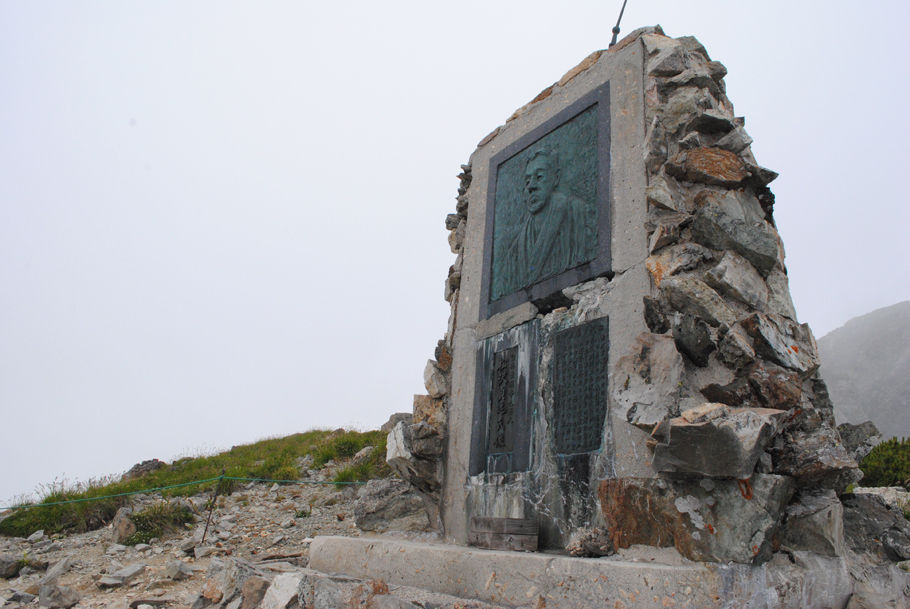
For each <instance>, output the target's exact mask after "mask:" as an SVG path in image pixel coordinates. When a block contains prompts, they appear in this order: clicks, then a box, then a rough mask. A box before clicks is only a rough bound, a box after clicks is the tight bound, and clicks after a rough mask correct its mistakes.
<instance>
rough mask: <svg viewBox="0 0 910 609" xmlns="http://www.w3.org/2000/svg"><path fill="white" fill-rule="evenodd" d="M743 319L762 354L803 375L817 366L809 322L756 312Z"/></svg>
mask: <svg viewBox="0 0 910 609" xmlns="http://www.w3.org/2000/svg"><path fill="white" fill-rule="evenodd" d="M741 323H742V326H743V328H744V329H745V330H746V332H747V333H748V334H749V336H750V337H752V344H753V345H754V347H755V350H756V352H758V354H759V355H761V356H762V357H764V358H766V359H769V360H771V361H773V362H775V363H777V364H780V365H781V366H783V367H784V368H790V369H791V370H796V371H798V372H800V373H801V374H802V375H803V376H804V377H805V376H809V375H811V374H812V373H814V372H815V371H816V370H818V366H819V359H818V347H817V346H816V344H815V337H813V336H812V331H811V330H810V329H809V326H808V325H806V324H801V325H800V324H797V323H796V322H793V321H791V320H789V319H787V318H785V317H781V316H780V315H773V314H764V313H753V314H752V315H750V316H749V317H747V318H745V319H743V320H742V321H741Z"/></svg>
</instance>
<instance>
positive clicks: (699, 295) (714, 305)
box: [660, 276, 736, 326]
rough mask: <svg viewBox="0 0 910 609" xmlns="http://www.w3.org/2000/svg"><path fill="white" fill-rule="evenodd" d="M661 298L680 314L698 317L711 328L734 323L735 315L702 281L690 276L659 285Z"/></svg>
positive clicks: (667, 280)
mask: <svg viewBox="0 0 910 609" xmlns="http://www.w3.org/2000/svg"><path fill="white" fill-rule="evenodd" d="M660 291H661V295H662V297H664V298H665V299H666V300H667V302H669V303H670V305H671V306H672V307H673V308H674V309H676V310H678V311H680V312H681V313H688V314H689V315H694V316H695V317H700V318H701V319H703V320H705V321H706V322H708V323H709V324H711V325H712V326H718V325H720V324H724V325H727V326H732V325H733V324H734V323H736V314H735V313H734V312H733V310H732V309H731V308H730V306H729V305H728V304H727V303H726V301H725V300H724V299H723V298H722V297H721V296H720V294H718V293H717V292H715V291H714V290H713V289H711V288H710V287H709V286H708V284H706V283H705V282H704V281H702V280H700V279H698V278H696V277H691V276H677V277H669V278H667V279H665V280H664V281H663V283H661V285H660Z"/></svg>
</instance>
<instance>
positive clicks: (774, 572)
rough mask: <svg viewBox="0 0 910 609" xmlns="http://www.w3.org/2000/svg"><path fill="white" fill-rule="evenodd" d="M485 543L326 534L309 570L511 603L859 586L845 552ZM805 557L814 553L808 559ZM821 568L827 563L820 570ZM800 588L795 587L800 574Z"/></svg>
mask: <svg viewBox="0 0 910 609" xmlns="http://www.w3.org/2000/svg"><path fill="white" fill-rule="evenodd" d="M661 557H662V555H661V554H659V553H656V552H655V553H653V555H651V556H644V557H642V556H636V557H635V558H634V559H633V560H627V559H625V558H623V556H613V557H609V558H574V557H570V556H563V555H556V554H543V553H525V552H505V551H499V550H480V549H471V548H464V547H459V546H452V545H447V544H422V543H416V542H411V541H402V540H394V539H388V538H376V537H372V538H353V537H317V538H316V539H315V540H314V541H313V543H312V545H311V546H310V564H309V568H310V569H314V570H316V571H321V572H323V573H333V574H336V575H339V576H346V577H355V578H361V579H374V578H378V579H381V580H383V581H385V582H387V583H388V584H390V585H394V586H409V587H413V588H420V589H423V590H427V591H429V592H434V593H442V594H448V595H452V596H456V597H461V598H464V599H477V600H479V601H483V602H488V603H495V604H501V605H506V606H523V607H528V606H530V607H547V609H570V608H571V609H577V608H578V607H623V608H624V609H644V608H649V609H650V608H653V607H676V608H680V609H682V608H689V609H695V608H698V609H713V608H716V609H721V608H723V609H737V608H739V609H772V608H774V609H776V608H779V607H793V608H796V607H800V608H802V609H821V608H823V607H832V606H843V602H845V601H846V596H848V595H849V593H850V584H849V579H844V578H842V577H841V576H842V575H844V573H845V572H846V571H845V567H844V562H843V560H834V559H829V560H827V561H825V560H824V559H823V558H818V559H812V557H811V556H810V557H808V558H809V562H810V563H811V564H806V565H802V564H796V565H793V564H791V563H790V562H789V561H787V560H786V559H784V560H783V561H780V564H778V563H774V564H771V563H769V564H768V565H762V566H748V565H724V564H716V563H697V562H688V561H684V560H682V561H681V560H678V559H677V560H675V561H672V562H660V559H661ZM801 562H805V561H801ZM820 567H821V568H820ZM796 580H798V581H799V586H789V585H788V583H789V582H792V581H796Z"/></svg>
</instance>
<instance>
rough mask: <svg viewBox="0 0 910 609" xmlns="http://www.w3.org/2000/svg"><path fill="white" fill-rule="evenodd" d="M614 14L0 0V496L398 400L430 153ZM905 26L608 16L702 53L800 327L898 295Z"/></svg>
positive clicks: (420, 313)
mask: <svg viewBox="0 0 910 609" xmlns="http://www.w3.org/2000/svg"><path fill="white" fill-rule="evenodd" d="M620 4H621V3H620V2H619V1H617V2H603V1H599V2H578V3H573V5H572V8H571V9H566V8H559V9H558V10H555V9H556V5H554V4H553V3H551V2H548V3H544V2H533V1H527V0H525V1H522V2H513V1H509V2H474V1H467V2H460V3H457V4H445V5H443V4H433V3H425V2H387V3H368V2H348V3H343V4H342V3H335V4H332V5H325V4H315V3H309V2H255V3H252V2H250V3H242V2H226V1H218V2H215V1H199V2H192V3H187V2H177V1H156V2H122V1H121V0H111V1H107V2H102V1H97V2H61V1H57V2H28V1H25V0H21V1H18V2H14V1H9V2H4V3H2V4H0V87H2V95H0V409H2V410H0V413H2V416H3V422H2V425H0V463H2V464H3V466H2V470H0V473H2V475H0V504H2V503H3V501H4V500H6V499H7V498H12V497H13V496H14V495H19V494H22V493H29V492H31V491H32V490H33V489H34V488H35V486H36V485H38V484H41V483H50V482H51V481H53V480H54V479H55V478H58V479H59V478H61V477H66V478H67V479H70V480H73V479H79V480H85V479H87V478H89V477H97V476H101V475H104V474H115V473H119V472H122V471H124V470H126V469H128V468H129V467H130V466H131V465H132V464H133V463H136V462H137V461H140V460H143V459H150V458H160V459H164V460H171V459H173V458H175V457H178V456H183V455H194V454H199V453H202V452H207V451H211V450H214V449H218V448H228V447H230V446H231V445H232V444H239V443H245V442H251V441H255V440H257V439H260V438H263V437H266V436H274V435H285V434H289V433H294V432H298V431H304V430H306V429H310V428H313V427H331V428H335V427H339V426H357V427H360V428H373V427H376V426H378V425H380V424H381V423H382V422H384V421H385V420H386V419H387V418H388V416H389V414H391V413H393V412H396V411H408V410H410V408H411V397H412V395H413V394H415V393H422V392H423V391H424V390H423V383H422V371H423V367H424V364H425V362H426V359H427V358H429V357H432V354H433V348H434V346H435V343H436V341H437V340H438V339H440V338H442V336H443V333H444V331H445V325H446V319H447V316H448V306H447V304H446V303H445V302H444V301H443V298H442V296H443V282H444V280H445V277H446V271H447V269H448V266H449V265H450V264H452V262H453V261H454V255H453V254H451V253H450V251H449V248H448V244H447V242H446V236H447V233H446V231H445V228H444V219H445V214H446V213H449V212H451V211H453V210H454V205H455V201H454V197H455V195H456V188H457V186H458V182H457V180H456V179H455V175H456V174H457V173H458V172H459V165H460V164H461V163H464V162H466V161H467V160H468V157H469V155H470V154H471V152H472V151H473V149H474V147H475V146H476V143H477V142H478V141H479V140H480V139H481V138H482V137H483V136H484V135H486V134H487V133H488V132H490V131H491V130H492V129H493V128H495V127H496V126H497V125H499V124H501V123H503V122H504V121H505V119H506V118H507V117H508V116H509V115H510V114H511V113H512V111H513V110H514V109H516V108H518V107H520V106H522V105H523V104H525V103H527V102H528V101H529V100H531V99H532V98H533V97H534V96H535V95H536V94H537V93H538V92H539V91H540V90H541V89H543V88H545V87H547V86H548V85H550V84H551V83H552V82H554V81H556V80H558V79H559V78H560V76H561V75H562V74H563V73H564V72H566V71H567V70H568V69H569V68H571V67H572V66H574V65H575V64H576V63H578V62H579V61H580V60H581V59H583V58H584V57H585V56H587V55H588V54H589V53H590V52H591V51H594V50H596V49H601V48H606V46H607V44H608V43H609V40H610V36H611V33H610V28H611V27H612V26H613V23H614V22H615V19H616V15H617V13H618V9H619V5H620ZM560 6H562V5H560ZM908 16H910V7H908V5H907V4H906V3H904V2H896V1H895V2H877V3H865V4H859V5H858V4H857V3H853V2H828V3H824V4H821V3H818V4H816V3H794V2H779V1H771V2H764V3H761V4H760V5H755V4H748V5H747V4H741V3H731V2H728V1H722V0H714V1H708V0H704V1H692V2H686V3H682V2H678V1H660V2H655V1H650V2H645V1H643V0H630V2H629V6H628V8H627V9H626V14H625V16H624V18H623V23H622V28H623V33H624V34H625V33H628V32H630V31H631V30H632V29H634V28H636V27H640V26H644V25H654V24H657V23H660V24H661V25H662V26H663V28H664V30H665V31H666V32H667V34H668V35H671V36H682V35H686V34H692V35H695V36H696V37H698V38H699V40H700V41H701V42H702V43H704V44H705V46H706V47H707V49H708V51H709V52H710V54H711V56H712V58H713V59H717V60H719V61H721V62H723V63H724V64H725V65H726V66H727V68H728V70H729V75H728V76H727V78H726V83H727V93H728V96H729V97H730V99H731V100H732V101H733V103H734V104H735V108H736V112H737V115H742V116H745V117H746V130H747V131H748V132H749V134H750V135H751V136H752V137H753V138H754V139H755V143H754V144H753V147H752V149H753V152H754V153H755V156H756V158H757V160H758V162H759V163H760V164H761V165H763V166H766V167H769V168H771V169H774V170H775V171H778V172H780V174H781V176H780V178H779V179H778V180H777V181H775V182H774V183H772V185H771V188H772V190H773V192H774V193H775V195H776V197H777V203H776V207H775V217H776V220H777V225H778V229H779V231H780V233H781V236H782V238H783V240H784V243H785V246H786V250H787V261H786V263H787V268H788V270H789V275H790V284H791V290H792V294H793V299H794V302H795V305H796V308H797V312H798V315H799V317H800V321H805V322H808V323H809V324H810V325H811V326H812V328H813V330H814V332H815V334H816V336H822V335H823V334H825V333H827V332H829V331H830V330H832V329H834V328H836V327H838V326H840V325H841V324H843V323H844V322H845V321H846V320H847V319H849V318H851V317H853V316H856V315H860V314H863V313H866V312H868V311H871V310H873V309H875V308H878V307H882V306H887V305H890V304H893V303H895V302H898V301H901V300H907V299H908V298H910V282H908V281H907V280H908V278H910V257H908V254H907V249H906V246H905V245H904V234H905V231H906V226H907V225H908V224H910V212H908V205H907V204H908V197H907V195H906V194H905V192H906V191H905V188H904V185H903V178H904V176H905V174H906V169H905V166H906V159H905V157H904V155H903V154H902V153H903V150H904V148H905V146H904V142H905V141H906V140H907V138H908V135H910V133H908V131H910V129H908V125H910V120H908V118H907V111H906V107H905V106H906V99H907V97H908V95H907V94H908V84H907V83H908V72H910V69H908V67H907V58H908V57H910V43H908V40H907V38H908V37H907V36H906V34H905V33H904V31H903V29H904V24H905V23H906V22H907V17H908Z"/></svg>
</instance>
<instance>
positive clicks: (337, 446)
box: [309, 431, 387, 467]
mask: <svg viewBox="0 0 910 609" xmlns="http://www.w3.org/2000/svg"><path fill="white" fill-rule="evenodd" d="M386 438H387V434H386V433H385V432H382V431H366V432H359V431H346V432H344V433H338V434H332V435H330V436H329V437H327V438H325V439H324V440H323V442H321V443H320V444H319V445H318V446H316V447H315V448H314V449H313V450H312V451H311V452H310V453H309V454H311V455H313V465H314V466H315V467H322V466H323V465H325V464H326V463H328V462H329V461H338V460H339V459H347V458H350V457H353V456H354V455H356V454H357V453H358V452H359V451H360V450H361V449H362V448H364V447H366V446H377V447H378V446H379V445H380V444H382V447H383V452H382V454H383V460H384V459H385V442H386Z"/></svg>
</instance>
